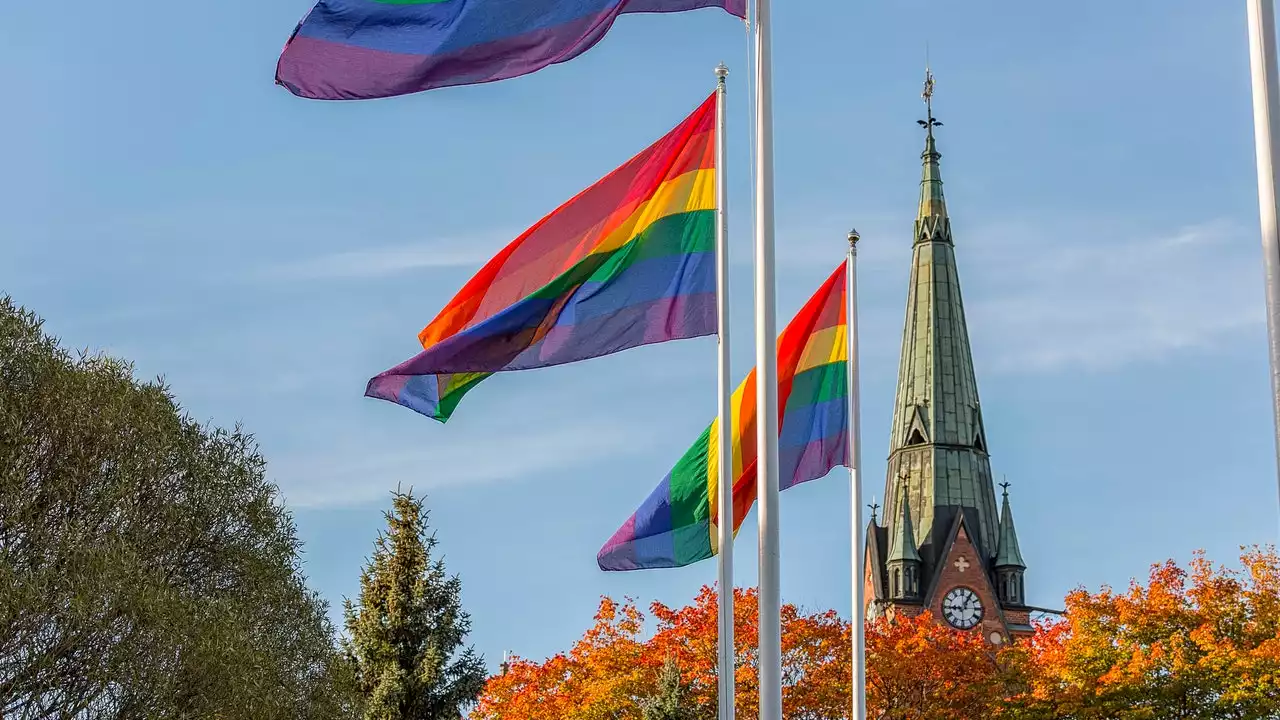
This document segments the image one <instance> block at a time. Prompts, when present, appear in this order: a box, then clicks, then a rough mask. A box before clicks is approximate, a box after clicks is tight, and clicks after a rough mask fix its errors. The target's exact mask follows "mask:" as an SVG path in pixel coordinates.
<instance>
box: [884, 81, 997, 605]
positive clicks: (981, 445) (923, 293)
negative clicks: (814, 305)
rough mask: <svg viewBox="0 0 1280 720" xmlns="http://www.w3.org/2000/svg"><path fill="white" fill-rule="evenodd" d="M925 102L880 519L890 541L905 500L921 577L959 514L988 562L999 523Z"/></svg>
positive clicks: (927, 94)
mask: <svg viewBox="0 0 1280 720" xmlns="http://www.w3.org/2000/svg"><path fill="white" fill-rule="evenodd" d="M924 100H925V104H926V107H927V108H928V115H927V119H925V120H921V121H919V122H920V125H921V126H922V127H923V128H924V129H925V131H926V135H925V147H924V152H923V153H922V154H921V158H922V160H923V170H922V177H921V182H920V205H919V210H918V213H917V215H916V221H915V228H914V230H915V236H914V237H913V238H912V244H913V248H912V260H911V281H910V285H909V286H908V288H907V312H906V321H905V323H904V327H903V331H902V356H901V360H900V363H899V365H898V389H897V398H896V400H895V404H894V412H893V427H892V430H891V434H890V439H889V467H888V472H887V477H886V483H885V513H884V517H885V520H886V522H887V523H888V524H889V526H890V527H889V528H888V532H889V537H890V538H892V537H895V534H896V533H898V532H900V529H899V528H897V527H894V525H897V524H899V523H900V520H899V518H900V517H901V516H902V514H903V508H904V506H908V501H907V496H908V495H909V496H910V502H909V507H910V517H911V522H912V526H913V528H914V530H915V532H916V535H915V537H916V542H917V547H918V548H919V553H920V556H921V557H922V558H923V562H924V564H925V574H924V577H932V576H933V570H934V569H935V568H936V564H937V563H938V562H940V558H939V557H938V556H939V554H940V553H941V552H943V550H944V549H943V548H942V547H941V546H942V544H943V543H944V542H946V541H947V537H948V531H949V530H950V529H951V526H952V524H953V522H954V520H955V516H956V514H957V513H959V512H964V513H965V514H966V515H968V521H969V522H968V528H969V532H970V534H971V535H973V536H974V537H973V540H974V541H975V542H976V543H977V545H978V547H979V548H980V549H981V551H982V553H983V554H984V555H986V559H987V560H991V559H993V558H994V557H995V554H996V551H997V547H998V541H999V538H998V529H999V516H998V515H997V513H996V497H995V486H994V485H993V483H992V474H991V461H990V459H989V458H988V455H987V439H986V433H985V431H984V429H983V423H982V406H981V404H980V403H979V401H978V381H977V378H976V377H975V375H974V371H973V357H972V354H971V351H970V346H969V329H968V327H967V325H966V322H965V314H964V303H963V301H962V299H961V295H960V275H959V272H958V271H957V269H956V255H955V245H954V243H953V241H952V236H951V220H950V219H949V217H948V215H947V205H946V201H945V200H944V199H943V194H942V172H941V169H940V166H939V160H940V158H941V157H942V155H941V154H940V153H939V152H938V148H937V140H936V139H935V137H934V132H935V129H936V128H938V127H941V126H942V123H940V122H938V120H937V118H935V117H934V116H933V75H932V73H929V74H927V75H926V80H925V90H924ZM901 477H905V478H906V481H905V484H904V483H903V481H902V480H900V478H901ZM922 591H923V592H924V593H927V592H928V588H923V589H922Z"/></svg>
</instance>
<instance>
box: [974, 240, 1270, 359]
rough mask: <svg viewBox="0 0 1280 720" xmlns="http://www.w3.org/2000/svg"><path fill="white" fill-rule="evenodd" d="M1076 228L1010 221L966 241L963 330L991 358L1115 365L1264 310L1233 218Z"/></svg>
mask: <svg viewBox="0 0 1280 720" xmlns="http://www.w3.org/2000/svg"><path fill="white" fill-rule="evenodd" d="M1077 230H1078V229H1076V228H1071V227H1063V226H1058V227H1054V226H1024V225H1016V224H1015V225H1007V226H1005V227H1003V228H992V229H989V231H988V232H987V233H985V234H977V236H978V237H981V238H983V239H981V240H977V241H969V240H966V241H964V247H963V249H962V250H961V251H960V255H961V257H960V264H961V277H962V279H963V282H964V284H965V289H966V291H972V292H973V295H972V300H970V301H969V302H968V303H967V305H968V308H967V310H968V315H969V327H970V332H971V333H973V335H974V343H975V347H976V350H975V352H976V353H977V354H978V355H979V356H981V355H985V356H986V357H987V358H990V359H992V360H993V361H994V363H995V368H994V369H996V370H1000V371H1017V372H1040V371H1054V370H1060V369H1063V368H1072V367H1075V368H1084V369H1091V370H1100V369H1113V368H1116V367H1119V366H1123V365H1128V364H1131V363H1135V362H1144V361H1152V360H1158V359H1160V358H1162V357H1165V356H1167V355H1169V354H1171V353H1175V352H1179V351H1187V350H1204V349H1212V348H1214V347H1216V346H1218V345H1219V344H1221V343H1223V342H1227V341H1230V340H1233V339H1234V338H1235V337H1237V336H1238V335H1239V334H1240V333H1241V332H1242V331H1245V332H1247V331H1252V330H1254V329H1256V328H1257V327H1258V326H1259V325H1260V324H1261V323H1262V322H1263V321H1264V315H1263V303H1262V292H1261V274H1260V272H1261V271H1260V270H1259V268H1258V252H1259V251H1258V248H1257V247H1256V244H1255V243H1254V242H1253V239H1252V238H1251V237H1250V233H1249V232H1248V231H1246V230H1245V229H1244V228H1242V227H1240V226H1238V225H1236V224H1233V223H1231V222H1228V221H1223V220H1219V221H1213V222H1209V223H1202V224H1196V225H1188V226H1185V227H1181V228H1174V229H1171V230H1169V231H1167V232H1163V233H1161V232H1157V233H1154V234H1149V235H1146V236H1134V237H1130V238H1124V237H1116V236H1117V235H1118V233H1116V232H1114V231H1111V232H1107V231H1105V230H1104V231H1102V232H1098V231H1097V230H1096V229H1095V230H1094V231H1093V232H1091V233H1087V234H1086V233H1085V232H1083V231H1077ZM957 242H958V243H959V242H960V241H957ZM966 299H968V298H966Z"/></svg>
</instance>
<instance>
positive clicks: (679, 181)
mask: <svg viewBox="0 0 1280 720" xmlns="http://www.w3.org/2000/svg"><path fill="white" fill-rule="evenodd" d="M715 117H716V104H715V95H714V94H713V95H712V96H711V97H709V98H708V99H707V100H706V102H704V103H703V104H702V105H701V106H699V107H698V109H697V110H696V111H694V113H693V114H692V115H690V116H689V117H688V118H686V119H685V120H684V121H683V122H682V123H680V125H679V126H677V127H676V128H675V129H674V130H672V131H671V132H670V133H668V134H667V135H666V136H665V137H663V138H662V139H660V140H658V141H657V142H656V143H654V144H653V145H651V146H649V148H648V149H646V150H645V151H643V152H641V153H640V154H639V155H636V156H635V157H633V158H632V159H631V160H629V161H628V162H627V163H626V164H625V165H623V166H622V167H620V168H618V169H617V170H614V171H613V172H612V173H609V174H608V175H607V176H605V177H604V178H603V179H601V180H600V181H599V182H597V183H596V184H595V185H592V186H591V187H589V188H587V189H586V190H584V191H582V192H581V193H579V194H578V195H577V197H575V198H573V199H572V200H570V201H568V202H567V203H565V204H564V205H562V206H561V207H560V208H559V209H557V210H556V211H554V212H552V213H551V214H550V215H548V216H546V217H545V218H543V219H542V220H540V221H539V222H538V223H537V224H536V225H534V226H533V227H532V228H530V229H529V230H526V231H525V232H524V234H523V235H521V236H520V237H518V238H516V239H515V240H514V241H512V242H511V244H510V245H508V246H507V247H506V248H504V249H503V250H502V252H501V253H499V254H498V256H497V257H495V258H493V259H492V260H490V261H489V262H488V263H487V264H486V265H485V266H484V267H483V268H482V269H481V270H480V272H479V273H478V274H476V276H475V277H473V278H471V280H470V281H468V282H467V284H466V285H465V286H464V287H463V288H462V290H461V291H460V292H459V293H458V294H457V295H456V296H455V297H454V298H453V299H452V300H450V301H449V304H448V305H446V306H445V308H444V309H443V310H441V311H440V314H439V315H438V316H436V319H435V320H432V321H431V324H430V325H427V327H426V328H424V329H423V330H422V332H421V333H419V335H418V339H419V340H420V341H421V342H422V346H423V347H424V348H425V349H424V350H423V351H422V352H421V353H419V354H418V355H417V356H416V357H414V358H412V359H410V360H407V361H405V362H403V363H401V364H400V365H397V366H396V367H394V368H392V369H390V370H387V371H386V372H384V373H382V374H380V375H378V376H377V377H374V378H373V379H372V380H370V381H369V385H368V387H367V389H366V390H365V395H367V396H369V397H375V398H381V399H383V400H388V401H391V402H394V403H398V404H400V405H403V406H405V407H407V408H410V409H412V410H415V411H417V412H419V413H422V414H423V415H426V416H428V417H431V418H433V419H436V420H439V421H441V422H444V421H446V420H448V419H449V416H450V415H451V414H452V413H453V411H454V409H455V408H456V406H457V404H458V401H459V400H460V399H461V398H462V396H463V394H465V393H466V392H467V391H469V390H470V389H471V388H473V387H475V385H476V384H477V383H479V382H480V381H481V380H483V379H484V378H486V377H488V376H489V375H490V374H491V373H494V372H499V371H504V370H524V369H529V368H539V367H549V366H552V365H560V364H563V363H570V362H576V361H578V360H585V359H588V358H593V357H600V356H602V355H609V354H611V353H616V352H619V351H622V350H626V349H628V348H633V347H638V346H640V345H648V344H651V343H659V342H666V341H669V340H680V339H684V338H692V337H700V336H704V335H712V334H715V332H716V277H715V269H716V259H715V240H716V221H715V208H716V192H715V191H716V178H715V173H716V168H715V146H716V140H715V133H716V130H715Z"/></svg>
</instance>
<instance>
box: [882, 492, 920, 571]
mask: <svg viewBox="0 0 1280 720" xmlns="http://www.w3.org/2000/svg"><path fill="white" fill-rule="evenodd" d="M900 504H901V507H902V512H901V513H899V515H898V522H896V523H893V524H891V525H890V526H889V557H888V559H887V560H886V562H903V561H909V562H920V552H919V551H918V550H917V549H916V531H915V529H914V528H913V527H912V526H911V501H910V500H909V499H908V498H907V496H906V495H905V494H904V495H903V497H902V502H901V503H900Z"/></svg>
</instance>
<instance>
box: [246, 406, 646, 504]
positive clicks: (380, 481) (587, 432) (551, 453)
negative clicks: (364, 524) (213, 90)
mask: <svg viewBox="0 0 1280 720" xmlns="http://www.w3.org/2000/svg"><path fill="white" fill-rule="evenodd" d="M423 422H427V421H426V420H423ZM494 437H501V438H502V440H501V443H500V444H501V446H500V447H499V446H498V443H497V442H495V441H494ZM645 447H646V446H645V444H644V442H643V439H642V438H640V439H637V438H636V437H635V436H634V435H633V434H632V433H630V432H628V430H627V428H626V427H624V426H623V425H621V424H610V423H609V422H601V423H591V424H589V425H588V424H566V423H554V424H548V426H547V427H546V429H543V430H531V429H529V428H522V429H520V431H519V432H514V431H513V432H511V433H507V434H502V433H497V434H489V433H486V434H484V435H483V436H482V437H475V436H472V437H467V436H464V435H459V436H455V437H453V438H451V439H450V440H448V441H447V442H445V441H441V442H438V443H433V444H432V446H431V447H424V448H422V449H419V450H413V451H404V450H400V449H389V448H388V447H387V442H386V441H384V442H382V443H381V444H380V445H372V444H371V445H370V446H369V447H364V448H358V449H349V450H346V451H337V452H332V453H327V454H324V455H321V456H311V455H308V456H306V457H297V458H288V457H286V458H284V459H281V460H277V461H275V462H273V463H272V464H271V467H270V476H271V478H272V479H273V480H274V481H275V482H276V483H277V484H278V485H279V486H280V488H281V490H282V492H283V494H284V497H285V501H286V502H287V503H288V504H289V505H290V506H292V507H294V508H322V507H350V506H354V505H360V504H364V503H367V502H373V501H376V500H379V499H382V498H385V496H386V494H387V493H388V492H390V491H391V490H394V489H395V488H396V486H397V485H403V486H405V487H407V486H410V485H412V486H414V488H415V489H419V490H428V489H432V488H439V487H442V486H448V485H459V484H477V483H493V482H500V481H505V480H528V479H530V478H533V477H537V476H539V475H543V474H547V473H553V472H555V473H559V472H564V471H569V470H573V469H574V468H580V467H582V466H584V465H589V464H591V463H594V462H598V461H600V460H603V459H606V458H608V459H613V460H616V459H617V458H619V457H622V456H626V455H631V454H635V453H643V452H644V451H645Z"/></svg>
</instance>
